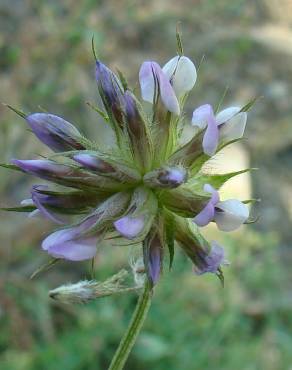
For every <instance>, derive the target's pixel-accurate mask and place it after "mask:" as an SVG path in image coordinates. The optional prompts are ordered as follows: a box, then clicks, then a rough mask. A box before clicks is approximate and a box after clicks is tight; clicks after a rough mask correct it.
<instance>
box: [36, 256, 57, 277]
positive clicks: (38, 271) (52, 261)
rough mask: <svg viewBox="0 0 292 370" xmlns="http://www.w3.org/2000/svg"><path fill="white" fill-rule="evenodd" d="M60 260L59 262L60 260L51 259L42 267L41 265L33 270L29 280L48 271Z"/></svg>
mask: <svg viewBox="0 0 292 370" xmlns="http://www.w3.org/2000/svg"><path fill="white" fill-rule="evenodd" d="M60 260H61V259H60V258H53V259H51V260H50V261H49V262H46V263H44V264H43V265H41V266H40V267H39V268H38V269H37V270H35V271H34V272H33V273H32V274H31V276H30V279H34V278H35V277H36V276H37V275H38V274H40V273H41V272H43V271H47V270H49V269H50V268H51V267H53V266H54V265H55V264H56V263H57V262H59V261H60Z"/></svg>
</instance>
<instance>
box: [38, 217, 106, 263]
mask: <svg viewBox="0 0 292 370" xmlns="http://www.w3.org/2000/svg"><path fill="white" fill-rule="evenodd" d="M95 222H96V218H95V217H91V218H89V219H87V220H86V221H84V222H83V223H81V224H80V225H78V226H76V227H71V228H68V229H63V230H58V231H55V232H54V233H53V234H51V235H49V236H48V237H47V238H46V239H45V240H44V241H43V243H42V248H43V250H45V251H47V252H48V253H49V254H50V255H51V256H53V257H55V258H64V259H67V260H70V261H82V260H86V259H90V258H93V257H94V256H95V254H96V244H97V241H98V239H99V237H100V235H99V234H97V235H96V234H95V235H93V236H92V235H85V232H86V231H87V229H89V228H90V227H91V226H93V225H94V223H95Z"/></svg>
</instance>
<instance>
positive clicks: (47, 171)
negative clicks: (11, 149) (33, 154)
mask: <svg viewBox="0 0 292 370" xmlns="http://www.w3.org/2000/svg"><path fill="white" fill-rule="evenodd" d="M11 163H13V164H14V165H16V166H17V167H19V168H20V169H22V170H23V171H24V172H27V173H30V174H31V175H34V176H38V177H40V178H41V179H45V180H51V179H52V178H54V177H63V176H67V175H69V174H70V173H71V172H72V168H70V167H68V166H66V165H63V164H59V163H56V162H53V161H50V160H47V159H28V160H19V159H12V161H11Z"/></svg>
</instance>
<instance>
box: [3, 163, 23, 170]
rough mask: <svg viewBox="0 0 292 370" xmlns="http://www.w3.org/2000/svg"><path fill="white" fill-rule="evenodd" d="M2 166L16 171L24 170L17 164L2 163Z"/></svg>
mask: <svg viewBox="0 0 292 370" xmlns="http://www.w3.org/2000/svg"><path fill="white" fill-rule="evenodd" d="M0 167H3V168H8V169H9V170H15V171H19V172H22V170H21V169H20V168H19V167H17V166H15V164H10V163H0Z"/></svg>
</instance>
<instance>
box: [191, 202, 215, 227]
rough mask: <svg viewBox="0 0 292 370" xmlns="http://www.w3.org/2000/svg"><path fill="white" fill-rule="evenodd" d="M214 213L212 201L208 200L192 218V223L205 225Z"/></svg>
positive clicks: (212, 217)
mask: <svg viewBox="0 0 292 370" xmlns="http://www.w3.org/2000/svg"><path fill="white" fill-rule="evenodd" d="M214 214H215V207H214V204H212V202H209V203H208V204H207V205H206V207H205V208H204V209H203V210H202V211H201V212H200V213H199V214H197V216H196V217H195V218H194V219H193V221H194V223H195V224H196V225H198V226H201V227H203V226H206V225H208V224H209V223H210V222H211V221H212V220H213V219H214Z"/></svg>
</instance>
